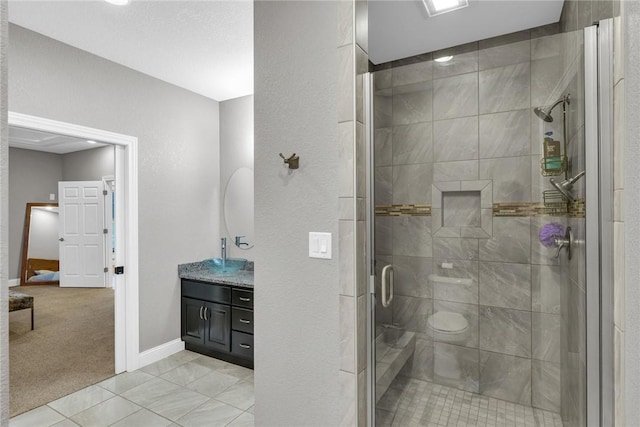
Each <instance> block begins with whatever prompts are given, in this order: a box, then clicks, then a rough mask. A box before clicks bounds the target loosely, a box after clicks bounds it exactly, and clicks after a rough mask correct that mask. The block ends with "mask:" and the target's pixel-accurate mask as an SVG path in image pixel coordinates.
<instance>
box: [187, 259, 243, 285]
mask: <svg viewBox="0 0 640 427" xmlns="http://www.w3.org/2000/svg"><path fill="white" fill-rule="evenodd" d="M178 276H179V277H180V278H181V279H190V280H199V281H201V282H210V283H218V284H222V285H229V286H237V287H239V288H248V289H253V262H252V261H247V263H246V265H245V266H244V269H242V270H237V271H234V272H228V273H223V272H221V271H219V270H217V269H215V268H211V265H210V264H208V263H207V262H206V261H199V262H191V263H188V264H179V265H178Z"/></svg>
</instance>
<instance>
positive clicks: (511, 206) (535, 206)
mask: <svg viewBox="0 0 640 427" xmlns="http://www.w3.org/2000/svg"><path fill="white" fill-rule="evenodd" d="M493 216H494V217H540V216H565V217H569V218H584V216H585V200H584V199H580V200H576V201H575V202H570V203H567V204H563V203H558V204H555V205H553V206H545V205H544V204H542V203H538V202H535V203H534V202H531V203H526V202H525V203H494V204H493Z"/></svg>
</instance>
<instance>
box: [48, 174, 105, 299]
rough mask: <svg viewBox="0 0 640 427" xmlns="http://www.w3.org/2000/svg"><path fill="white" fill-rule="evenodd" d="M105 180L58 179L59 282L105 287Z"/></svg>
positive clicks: (66, 284)
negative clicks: (60, 180) (103, 181)
mask: <svg viewBox="0 0 640 427" xmlns="http://www.w3.org/2000/svg"><path fill="white" fill-rule="evenodd" d="M103 190H104V187H103V183H102V181H62V182H59V183H58V197H59V207H60V209H59V210H60V213H59V215H60V238H59V240H60V286H61V287H74V288H102V287H105V283H106V273H105V271H104V269H105V265H104V247H105V234H104V228H105V227H104V194H103Z"/></svg>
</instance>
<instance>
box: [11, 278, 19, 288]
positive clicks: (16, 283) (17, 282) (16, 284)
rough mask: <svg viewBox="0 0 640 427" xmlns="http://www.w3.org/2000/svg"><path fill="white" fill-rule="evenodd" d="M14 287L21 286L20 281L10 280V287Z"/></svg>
mask: <svg viewBox="0 0 640 427" xmlns="http://www.w3.org/2000/svg"><path fill="white" fill-rule="evenodd" d="M12 286H20V279H10V280H9V287H12Z"/></svg>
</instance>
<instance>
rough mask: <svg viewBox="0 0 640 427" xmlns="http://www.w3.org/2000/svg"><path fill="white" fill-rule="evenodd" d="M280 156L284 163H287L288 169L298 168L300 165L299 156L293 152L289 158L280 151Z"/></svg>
mask: <svg viewBox="0 0 640 427" xmlns="http://www.w3.org/2000/svg"><path fill="white" fill-rule="evenodd" d="M280 157H282V159H283V160H284V163H285V164H287V165H289V169H298V167H300V164H299V160H300V156H296V153H293V154H292V155H291V156H290V157H289V158H286V157H285V156H283V155H282V153H280Z"/></svg>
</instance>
